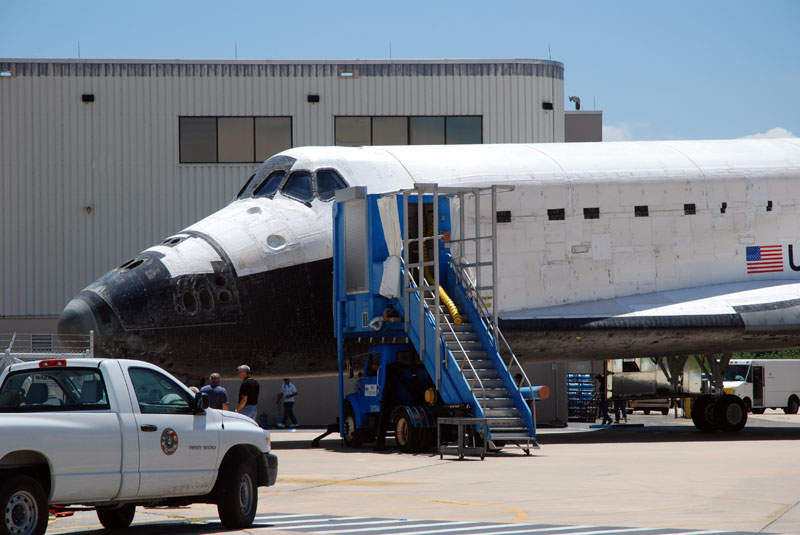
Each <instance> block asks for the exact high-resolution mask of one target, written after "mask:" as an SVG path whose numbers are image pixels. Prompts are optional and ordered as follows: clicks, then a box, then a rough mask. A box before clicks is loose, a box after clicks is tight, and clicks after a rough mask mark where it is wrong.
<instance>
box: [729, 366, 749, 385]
mask: <svg viewBox="0 0 800 535" xmlns="http://www.w3.org/2000/svg"><path fill="white" fill-rule="evenodd" d="M749 371H750V365H749V364H728V371H727V372H725V379H724V380H725V381H744V380H747V379H748V377H747V374H748V372H749Z"/></svg>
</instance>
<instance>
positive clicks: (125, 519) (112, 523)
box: [97, 505, 136, 529]
mask: <svg viewBox="0 0 800 535" xmlns="http://www.w3.org/2000/svg"><path fill="white" fill-rule="evenodd" d="M135 514H136V506H135V505H123V506H122V507H117V508H115V509H98V510H97V518H98V520H100V523H101V524H103V527H104V528H106V529H121V528H127V527H128V526H130V525H131V522H133V516H134V515H135Z"/></svg>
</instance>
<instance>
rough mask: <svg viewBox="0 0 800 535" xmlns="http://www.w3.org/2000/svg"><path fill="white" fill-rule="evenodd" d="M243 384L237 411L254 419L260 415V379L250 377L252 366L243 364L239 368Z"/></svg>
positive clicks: (240, 389) (240, 388)
mask: <svg viewBox="0 0 800 535" xmlns="http://www.w3.org/2000/svg"><path fill="white" fill-rule="evenodd" d="M238 370H239V377H240V378H241V379H242V385H241V386H240V387H239V405H238V406H237V407H236V412H239V413H241V414H244V415H245V416H249V417H250V418H252V419H253V420H255V419H256V416H257V415H258V391H259V390H260V387H259V385H258V381H256V380H255V379H253V378H251V377H250V366H248V365H247V364H242V365H241V366H239V368H238Z"/></svg>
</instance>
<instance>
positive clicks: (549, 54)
mask: <svg viewBox="0 0 800 535" xmlns="http://www.w3.org/2000/svg"><path fill="white" fill-rule="evenodd" d="M547 55H548V56H549V57H550V61H553V54H552V52H550V43H548V44H547Z"/></svg>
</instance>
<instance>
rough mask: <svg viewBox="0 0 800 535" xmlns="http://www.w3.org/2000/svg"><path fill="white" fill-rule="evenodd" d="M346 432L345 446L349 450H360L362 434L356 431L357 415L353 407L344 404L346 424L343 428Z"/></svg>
mask: <svg viewBox="0 0 800 535" xmlns="http://www.w3.org/2000/svg"><path fill="white" fill-rule="evenodd" d="M342 430H343V431H344V432H343V434H342V439H343V440H344V445H345V446H347V447H348V448H358V447H360V446H361V442H362V440H361V435H362V434H361V433H360V432H359V431H358V429H356V413H355V411H354V410H353V406H352V405H350V404H349V403H345V404H344V424H343V426H342Z"/></svg>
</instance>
